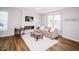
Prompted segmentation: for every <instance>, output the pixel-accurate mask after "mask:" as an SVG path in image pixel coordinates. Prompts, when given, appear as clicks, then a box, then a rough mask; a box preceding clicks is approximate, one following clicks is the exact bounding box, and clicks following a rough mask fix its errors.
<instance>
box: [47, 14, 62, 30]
mask: <svg viewBox="0 0 79 59" xmlns="http://www.w3.org/2000/svg"><path fill="white" fill-rule="evenodd" d="M48 26H51V27H54V28H57V29H58V30H60V28H61V15H60V14H56V15H52V16H48Z"/></svg>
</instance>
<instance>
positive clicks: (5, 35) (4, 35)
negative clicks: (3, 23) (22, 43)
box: [0, 34, 14, 37]
mask: <svg viewBox="0 0 79 59" xmlns="http://www.w3.org/2000/svg"><path fill="white" fill-rule="evenodd" d="M12 35H14V34H8V35H0V37H6V36H12Z"/></svg>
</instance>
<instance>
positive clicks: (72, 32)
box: [41, 7, 79, 41]
mask: <svg viewBox="0 0 79 59" xmlns="http://www.w3.org/2000/svg"><path fill="white" fill-rule="evenodd" d="M58 13H60V14H61V22H62V23H61V33H62V35H63V36H64V37H66V38H69V39H73V40H75V41H79V22H67V21H65V19H68V18H69V19H71V18H79V8H75V7H73V8H65V9H63V10H59V11H55V12H50V13H47V14H43V15H41V16H42V20H44V22H42V25H44V23H46V20H47V19H45V18H44V17H45V15H53V14H58Z"/></svg>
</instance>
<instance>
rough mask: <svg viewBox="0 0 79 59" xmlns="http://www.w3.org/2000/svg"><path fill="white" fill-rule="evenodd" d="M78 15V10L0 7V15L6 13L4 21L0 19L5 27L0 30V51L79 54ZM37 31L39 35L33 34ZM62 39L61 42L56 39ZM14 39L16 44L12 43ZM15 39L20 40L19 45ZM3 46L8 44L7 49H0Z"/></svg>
mask: <svg viewBox="0 0 79 59" xmlns="http://www.w3.org/2000/svg"><path fill="white" fill-rule="evenodd" d="M78 12H79V8H78V7H0V14H5V13H6V14H5V15H6V16H4V17H5V18H6V21H5V20H3V22H2V20H1V19H2V18H1V19H0V20H1V21H0V22H1V23H3V24H4V25H5V24H6V26H3V27H0V39H1V41H0V42H3V43H1V45H0V50H2V51H7V50H8V51H18V50H19V51H22V50H24V51H29V50H31V51H42V50H43V51H53V50H56V51H60V50H62V51H63V50H68V51H69V50H70V51H72V50H79V46H78V45H79V44H78V43H79V32H78V30H79V27H78V25H79V13H78ZM5 18H3V19H5ZM28 18H29V19H28ZM4 21H5V22H4ZM0 26H2V25H1V24H0ZM30 26H31V27H30ZM17 31H18V32H17ZM34 31H35V32H34ZM38 31H40V32H41V33H37V32H38ZM28 34H29V35H32V36H28ZM19 36H21V37H19ZM7 37H8V38H7ZM10 37H11V38H10ZM62 37H63V38H64V39H60V38H62ZM12 38H13V39H12ZM21 38H22V39H23V40H21ZM3 39H6V40H3ZM10 39H12V41H11V40H10ZM14 39H15V41H16V43H13V41H14ZM17 39H20V41H21V44H19V43H20V41H18V40H17ZM41 39H42V40H41ZM15 41H14V42H15ZM5 42H8V43H6V44H8V46H6V44H5V45H3V44H4V43H5ZM61 42H63V43H61ZM15 44H16V49H15V50H14V47H15ZM65 44H66V45H65ZM10 45H11V46H12V47H10ZM58 46H60V47H58ZM8 47H10V48H8ZM21 48H22V49H21Z"/></svg>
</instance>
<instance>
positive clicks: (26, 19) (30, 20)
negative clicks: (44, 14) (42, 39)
mask: <svg viewBox="0 0 79 59" xmlns="http://www.w3.org/2000/svg"><path fill="white" fill-rule="evenodd" d="M33 19H34V18H33V17H32V16H25V21H28V22H32V21H33Z"/></svg>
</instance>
